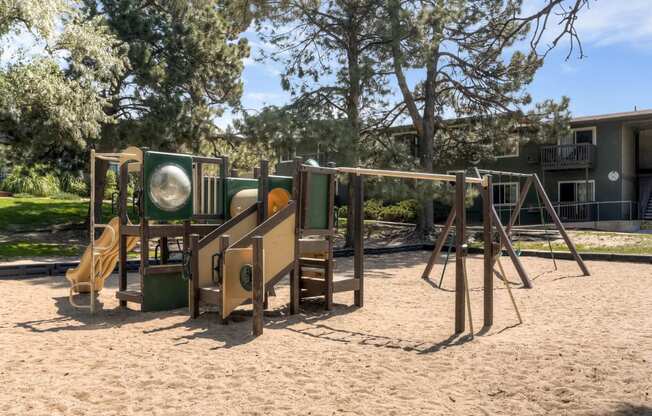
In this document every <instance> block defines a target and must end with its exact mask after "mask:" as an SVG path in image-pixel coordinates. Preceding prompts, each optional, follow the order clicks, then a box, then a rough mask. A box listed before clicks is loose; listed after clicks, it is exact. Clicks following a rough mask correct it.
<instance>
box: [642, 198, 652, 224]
mask: <svg viewBox="0 0 652 416" xmlns="http://www.w3.org/2000/svg"><path fill="white" fill-rule="evenodd" d="M643 220H644V221H652V195H650V198H649V199H648V201H647V205H646V207H645V210H644V211H643Z"/></svg>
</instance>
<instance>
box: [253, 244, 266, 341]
mask: <svg viewBox="0 0 652 416" xmlns="http://www.w3.org/2000/svg"><path fill="white" fill-rule="evenodd" d="M251 241H252V243H253V260H254V261H253V270H252V272H253V273H252V276H251V295H252V296H251V297H252V299H251V300H252V303H253V334H254V336H256V337H257V336H259V335H262V334H263V298H264V296H265V283H264V279H265V277H264V273H265V272H264V269H265V263H264V261H265V256H264V253H263V237H261V236H258V235H257V236H254V237H253V238H252V239H251Z"/></svg>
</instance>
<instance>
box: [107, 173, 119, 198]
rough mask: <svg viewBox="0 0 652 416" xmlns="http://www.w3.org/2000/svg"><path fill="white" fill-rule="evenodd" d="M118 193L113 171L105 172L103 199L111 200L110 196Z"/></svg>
mask: <svg viewBox="0 0 652 416" xmlns="http://www.w3.org/2000/svg"><path fill="white" fill-rule="evenodd" d="M114 192H118V175H116V174H115V172H114V171H112V170H108V171H107V172H106V183H105V185H104V199H111V195H113V193H114Z"/></svg>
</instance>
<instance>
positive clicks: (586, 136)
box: [559, 127, 597, 144]
mask: <svg viewBox="0 0 652 416" xmlns="http://www.w3.org/2000/svg"><path fill="white" fill-rule="evenodd" d="M596 138H597V128H596V127H581V128H577V129H572V130H571V135H570V137H565V138H563V139H562V140H561V141H560V143H559V144H596Z"/></svg>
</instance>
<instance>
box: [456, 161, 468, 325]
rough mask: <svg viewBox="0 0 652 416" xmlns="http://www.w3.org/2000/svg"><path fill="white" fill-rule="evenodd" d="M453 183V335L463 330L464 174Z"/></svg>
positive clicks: (459, 174)
mask: <svg viewBox="0 0 652 416" xmlns="http://www.w3.org/2000/svg"><path fill="white" fill-rule="evenodd" d="M455 176H456V181H455V208H456V211H457V212H456V213H455V237H456V238H455V333H456V334H460V333H462V332H464V329H465V309H464V308H465V306H466V305H465V303H466V286H465V279H464V248H463V247H462V246H463V245H464V242H465V237H466V235H465V234H466V209H465V205H464V203H465V196H466V195H465V194H466V174H465V173H464V172H458V173H457V174H456V175H455Z"/></svg>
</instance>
